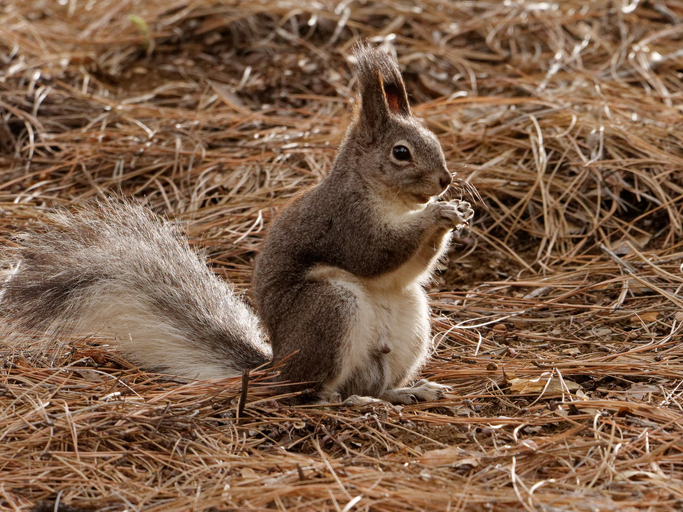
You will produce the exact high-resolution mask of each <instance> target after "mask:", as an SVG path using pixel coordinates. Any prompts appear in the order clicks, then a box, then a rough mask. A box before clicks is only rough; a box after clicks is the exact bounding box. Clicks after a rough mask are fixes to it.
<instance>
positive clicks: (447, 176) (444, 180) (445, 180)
mask: <svg viewBox="0 0 683 512" xmlns="http://www.w3.org/2000/svg"><path fill="white" fill-rule="evenodd" d="M452 181H453V177H452V176H451V173H449V172H448V171H446V172H444V174H443V175H442V176H441V178H439V183H440V184H441V190H446V189H447V188H448V185H450V184H451V182H452Z"/></svg>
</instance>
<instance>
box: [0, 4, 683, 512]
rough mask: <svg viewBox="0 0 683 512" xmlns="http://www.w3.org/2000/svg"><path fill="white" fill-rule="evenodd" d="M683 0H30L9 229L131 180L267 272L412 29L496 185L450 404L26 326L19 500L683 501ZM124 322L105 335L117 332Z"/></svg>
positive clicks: (18, 29)
mask: <svg viewBox="0 0 683 512" xmlns="http://www.w3.org/2000/svg"><path fill="white" fill-rule="evenodd" d="M682 22H683V3H681V2H680V1H678V0H656V1H655V0H651V1H643V2H638V1H637V0H623V1H622V0H618V1H607V0H605V1H602V0H596V1H593V2H583V1H578V0H577V1H564V2H557V3H552V2H551V3H536V2H530V1H529V2H526V1H523V0H519V1H511V2H488V3H485V2H448V1H446V0H424V1H418V2H401V1H385V2H374V1H367V2H343V3H339V4H337V3H333V2H327V1H320V2H310V3H309V4H307V5H301V4H300V2H293V1H291V2H289V1H272V2H271V1H263V2H232V1H226V2H216V1H208V0H166V1H160V0H145V1H139V2H138V1H133V0H99V1H86V0H70V1H66V0H65V1H63V2H62V1H57V2H54V1H52V0H50V1H48V0H34V1H31V2H26V1H24V0H6V1H5V2H4V3H2V5H0V61H1V63H0V169H1V170H0V173H1V175H0V242H1V243H2V244H3V246H5V247H11V246H12V245H13V244H14V243H15V242H13V241H12V237H13V235H15V234H16V233H18V232H20V231H22V230H24V229H27V228H29V229H30V228H35V227H38V226H39V225H40V223H41V222H44V221H45V220H46V218H47V217H46V215H45V214H46V212H47V211H48V209H49V207H53V206H57V205H63V206H67V207H68V206H70V205H74V204H77V203H80V202H82V201H86V200H89V199H94V198H96V197H97V196H104V195H107V194H110V193H118V194H124V195H129V196H135V197H138V198H139V199H140V200H141V201H143V202H145V203H146V204H147V205H149V207H151V208H153V209H154V210H156V211H158V212H160V213H163V214H166V215H168V216H169V217H172V218H175V219H176V220H177V221H178V222H180V223H182V224H183V226H184V227H185V228H186V230H187V232H188V234H189V236H190V237H191V239H192V241H193V243H195V244H196V245H197V246H198V247H201V248H203V249H204V250H205V252H206V254H207V258H208V260H209V261H210V263H211V264H212V266H213V267H214V269H215V270H216V272H217V273H219V274H221V275H224V276H225V277H227V278H229V279H231V280H232V281H234V282H235V283H236V285H237V286H238V287H239V288H240V289H243V290H245V291H246V290H248V283H249V280H250V272H251V268H252V263H253V259H254V256H255V254H256V253H257V252H258V250H259V246H260V243H261V241H262V238H263V234H264V231H265V230H266V229H267V227H268V224H269V223H270V221H271V220H272V218H273V216H274V215H275V214H276V213H277V211H278V210H279V209H280V208H281V207H282V205H283V204H285V202H286V201H287V200H288V198H290V197H291V196H293V195H294V194H296V193H297V192H298V191H300V190H301V189H302V188H304V187H307V186H310V185H312V184H314V183H316V181H317V180H318V179H319V178H320V176H322V175H323V174H324V173H325V172H326V170H327V169H328V168H329V166H330V163H331V161H332V159H333V157H334V152H335V148H336V145H337V144H338V143H339V141H340V140H341V137H342V135H343V130H344V119H346V118H348V111H349V103H350V101H351V99H352V98H353V81H352V76H351V73H350V66H349V64H348V62H347V60H346V57H348V55H349V53H350V48H351V46H352V45H353V43H354V42H356V41H357V40H359V39H362V38H370V39H371V40H372V41H375V42H377V43H378V44H383V45H384V46H385V47H386V48H387V49H388V50H389V51H394V52H396V55H397V57H398V60H399V63H400V66H401V69H402V71H403V72H404V75H405V78H406V82H407V87H408V90H409V94H410V96H411V99H412V101H413V104H414V110H415V112H416V113H417V115H419V116H421V117H422V118H424V120H425V122H426V124H427V125H428V126H430V127H431V128H432V129H433V130H434V131H435V132H437V133H438V135H439V136H440V138H441V141H442V143H443V146H444V149H445V152H446V156H447V159H448V162H449V166H450V168H451V170H453V171H457V172H458V175H459V177H460V178H462V179H464V180H466V181H467V182H469V183H471V184H473V185H475V186H476V187H477V188H478V190H479V193H480V194H481V196H482V198H483V202H480V203H479V204H478V205H477V210H478V211H477V217H476V222H475V223H474V225H473V229H472V232H471V233H470V234H469V235H468V236H467V237H465V238H464V239H462V240H459V241H458V243H457V244H455V246H454V250H453V251H452V252H451V254H450V257H449V260H448V262H447V264H445V265H444V268H443V269H442V270H443V271H442V272H441V273H440V274H439V275H438V277H437V279H436V280H435V282H434V284H433V286H432V289H431V292H432V293H431V299H432V302H433V313H434V315H433V316H434V336H435V341H436V344H437V347H438V348H437V350H436V352H435V356H434V358H433V359H432V360H431V362H430V364H429V365H428V366H427V368H426V369H425V372H424V373H425V375H426V376H428V377H430V378H432V379H435V380H438V381H439V382H443V383H448V384H451V385H453V388H454V393H453V394H452V395H449V396H447V398H446V399H444V400H440V401H438V402H435V403H422V404H416V405H414V406H409V407H404V408H396V407H392V406H389V405H377V406H372V407H367V408H360V409H350V408H344V407H341V406H329V407H286V406H284V405H282V404H281V403H280V402H278V401H277V400H276V399H274V398H273V397H272V396H271V395H270V394H269V393H268V391H267V390H266V389H264V388H263V386H262V385H260V384H259V376H258V375H254V376H252V380H251V383H250V386H249V393H248V397H247V401H246V403H244V404H242V405H243V407H244V410H243V411H242V415H241V417H240V418H239V419H238V418H236V414H237V410H238V408H239V396H240V387H241V383H240V382H239V381H238V380H228V381H221V382H190V383H188V382H181V381H176V380H173V379H169V378H168V377H164V376H161V375H156V374H152V373H148V372H144V371H141V370H140V369H138V368H135V367H134V366H133V365H132V364H131V363H130V362H127V361H125V360H122V359H121V358H120V356H119V355H118V354H117V353H116V352H114V351H112V350H110V349H109V348H108V347H107V346H106V343H105V344H101V343H98V340H97V339H95V338H88V339H79V340H68V341H70V343H69V344H67V345H66V346H63V347H62V348H55V349H54V350H51V351H45V352H38V351H26V352H17V351H12V350H11V349H9V348H7V347H3V348H2V349H1V350H2V357H3V366H2V369H0V508H1V509H2V510H21V511H28V510H62V511H68V510H148V511H181V510H282V511H285V510H287V511H295V510H310V511H322V510H324V511H328V510H329V511H343V512H348V511H350V510H366V511H370V510H371V511H387V512H397V511H409V510H410V511H413V510H428V511H445V510H449V511H481V510H500V511H512V510H515V511H522V510H525V511H536V510H539V511H559V510H563V511H564V510H568V511H574V510H576V511H579V510H581V511H583V510H586V511H588V510H591V511H592V510H600V511H607V510H615V511H617V510H618V511H645V510H653V511H654V510H657V511H663V510H681V508H683V490H682V489H683V487H682V486H681V479H682V477H683V441H682V440H681V438H682V433H683V412H682V405H683V360H682V356H683V347H681V332H682V330H683V328H682V327H681V323H682V322H683V307H682V306H683V295H682V294H681V293H680V292H681V289H682V287H683V274H682V273H681V268H680V266H681V263H682V262H683V246H682V243H681V241H682V239H681V234H682V230H683V214H682V209H683V177H682V176H683V173H682V172H681V169H682V168H683V149H682V146H681V137H682V135H681V134H682V133H683V130H682V128H683V127H682V124H683V123H682V122H683V118H682V116H681V100H682V96H683V88H682V77H683V53H682V52H681V45H682V42H683V41H682V38H683V23H682ZM100 341H103V342H106V340H100Z"/></svg>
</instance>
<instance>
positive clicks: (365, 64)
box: [354, 44, 411, 130]
mask: <svg viewBox="0 0 683 512" xmlns="http://www.w3.org/2000/svg"><path fill="white" fill-rule="evenodd" d="M354 56H355V58H356V62H357V64H356V70H357V74H358V81H359V83H360V97H361V105H360V112H359V121H360V122H361V123H363V124H365V125H366V127H367V128H369V129H370V130H376V129H380V127H381V126H382V124H383V123H386V122H387V121H388V118H389V116H391V115H398V116H405V117H407V116H410V115H411V113H410V105H409V104H408V97H407V95H406V89H405V86H404V84H403V79H402V78H401V73H400V71H399V70H398V66H397V65H396V63H395V62H394V61H393V60H392V59H391V57H389V55H387V54H386V53H384V52H381V51H379V50H375V49H373V48H372V47H370V46H368V45H363V44H359V45H358V46H356V48H355V51H354Z"/></svg>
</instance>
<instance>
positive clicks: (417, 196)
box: [411, 193, 432, 204]
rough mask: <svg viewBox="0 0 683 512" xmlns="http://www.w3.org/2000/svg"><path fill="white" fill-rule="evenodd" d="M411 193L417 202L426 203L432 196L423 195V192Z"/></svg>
mask: <svg viewBox="0 0 683 512" xmlns="http://www.w3.org/2000/svg"><path fill="white" fill-rule="evenodd" d="M411 195H412V196H413V199H415V201H416V202H417V203H419V204H424V203H428V202H429V200H430V199H431V198H432V196H428V195H425V194H416V193H413V194H411Z"/></svg>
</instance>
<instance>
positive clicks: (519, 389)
mask: <svg viewBox="0 0 683 512" xmlns="http://www.w3.org/2000/svg"><path fill="white" fill-rule="evenodd" d="M548 380H550V382H548ZM563 381H564V384H565V386H566V389H565V387H564V386H563V385H562V382H563ZM563 381H561V380H560V379H559V377H552V378H550V373H548V372H545V373H543V374H541V376H540V377H536V378H535V379H528V378H519V379H512V380H511V381H510V391H511V392H513V393H517V394H520V395H535V394H538V393H541V392H542V391H543V390H544V389H545V393H546V394H553V395H560V394H562V393H563V392H566V391H567V389H568V390H569V391H576V390H577V389H579V388H580V387H581V386H580V385H579V384H577V383H576V382H574V381H571V380H567V379H563ZM546 384H547V387H546Z"/></svg>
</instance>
